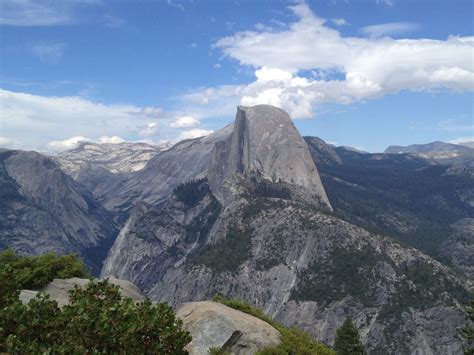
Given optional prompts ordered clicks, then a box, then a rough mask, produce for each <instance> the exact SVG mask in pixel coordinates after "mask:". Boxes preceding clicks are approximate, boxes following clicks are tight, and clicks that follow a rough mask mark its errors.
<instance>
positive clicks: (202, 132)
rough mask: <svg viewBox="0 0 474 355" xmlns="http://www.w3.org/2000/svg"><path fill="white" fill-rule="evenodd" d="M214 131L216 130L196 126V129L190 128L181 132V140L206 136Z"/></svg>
mask: <svg viewBox="0 0 474 355" xmlns="http://www.w3.org/2000/svg"><path fill="white" fill-rule="evenodd" d="M213 132H214V131H212V130H207V129H200V128H194V129H190V130H188V131H183V132H181V134H180V135H179V140H183V139H192V138H198V137H204V136H207V135H209V134H211V133H213Z"/></svg>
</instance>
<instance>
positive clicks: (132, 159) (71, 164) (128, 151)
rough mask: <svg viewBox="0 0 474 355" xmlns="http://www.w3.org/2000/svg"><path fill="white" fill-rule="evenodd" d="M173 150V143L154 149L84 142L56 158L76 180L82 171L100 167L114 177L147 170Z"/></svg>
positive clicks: (141, 146)
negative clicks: (166, 152) (150, 164)
mask: <svg viewBox="0 0 474 355" xmlns="http://www.w3.org/2000/svg"><path fill="white" fill-rule="evenodd" d="M170 147H171V144H169V143H168V144H164V145H151V144H146V143H128V142H123V143H117V144H112V143H92V142H81V143H79V145H78V146H77V147H76V148H74V149H69V150H65V151H63V152H61V153H59V154H58V155H56V156H55V157H54V158H55V160H56V161H57V162H58V163H59V165H60V166H61V168H62V169H63V170H64V171H65V172H66V173H67V174H69V175H71V176H72V177H73V178H76V177H77V175H78V174H79V172H80V171H81V170H86V169H90V168H96V167H100V168H104V169H105V170H107V171H109V172H111V173H113V174H123V173H129V172H132V171H138V170H141V169H143V168H144V167H145V165H146V164H147V163H148V161H149V160H150V159H152V158H153V157H154V156H155V155H156V154H158V153H159V152H161V151H163V150H166V149H168V148H170Z"/></svg>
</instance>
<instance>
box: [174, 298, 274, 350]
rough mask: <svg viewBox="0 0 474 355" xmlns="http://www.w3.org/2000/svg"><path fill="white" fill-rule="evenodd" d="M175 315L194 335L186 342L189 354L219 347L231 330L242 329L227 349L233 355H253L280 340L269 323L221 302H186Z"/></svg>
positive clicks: (226, 339) (227, 338)
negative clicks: (190, 340)
mask: <svg viewBox="0 0 474 355" xmlns="http://www.w3.org/2000/svg"><path fill="white" fill-rule="evenodd" d="M177 316H178V317H179V318H181V319H182V320H183V327H184V329H185V330H187V331H188V332H190V333H191V336H192V338H193V340H192V342H191V343H190V344H189V345H188V350H189V353H190V354H191V355H207V354H208V350H209V348H211V347H218V348H220V347H222V346H223V345H224V344H225V343H226V342H227V341H228V340H229V338H231V336H232V334H233V333H234V332H241V333H242V334H241V336H240V337H238V340H237V341H236V342H235V343H234V345H232V347H231V348H230V350H229V352H230V353H231V354H235V355H252V354H255V353H256V352H257V351H259V350H262V349H264V348H267V347H273V346H277V345H278V344H279V343H280V333H279V332H278V330H276V329H275V328H273V327H272V326H271V325H270V324H268V323H266V322H264V321H262V320H260V319H258V318H255V317H253V316H251V315H248V314H246V313H243V312H240V311H237V310H235V309H232V308H229V307H227V306H224V305H222V304H220V303H216V302H211V301H205V302H191V303H185V304H184V305H182V306H181V307H179V308H178V310H177Z"/></svg>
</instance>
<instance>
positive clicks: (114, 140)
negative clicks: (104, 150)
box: [99, 136, 125, 144]
mask: <svg viewBox="0 0 474 355" xmlns="http://www.w3.org/2000/svg"><path fill="white" fill-rule="evenodd" d="M123 142H125V139H123V138H122V137H119V136H112V137H107V136H102V137H100V138H99V143H106V144H119V143H123Z"/></svg>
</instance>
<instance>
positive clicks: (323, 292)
mask: <svg viewBox="0 0 474 355" xmlns="http://www.w3.org/2000/svg"><path fill="white" fill-rule="evenodd" d="M383 260H384V258H383V257H382V256H381V255H379V254H377V253H376V251H375V250H374V249H373V248H372V247H370V246H365V247H363V248H362V249H360V250H356V249H344V248H336V249H334V250H333V251H332V252H331V254H330V256H329V258H328V259H327V260H321V261H314V262H313V263H312V264H311V265H310V266H309V267H308V269H306V270H304V271H302V272H301V273H300V278H299V279H300V281H299V283H298V285H297V288H296V289H295V290H294V291H293V292H292V295H291V297H292V299H295V300H299V301H317V302H322V303H331V302H335V301H339V300H342V299H343V298H345V297H346V296H352V297H353V298H354V299H356V300H358V301H359V302H361V303H362V304H364V305H371V304H372V303H373V302H374V299H375V297H374V290H373V285H372V282H371V280H370V279H369V278H368V277H367V275H370V274H372V273H373V270H374V268H375V266H376V264H377V262H378V261H383Z"/></svg>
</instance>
